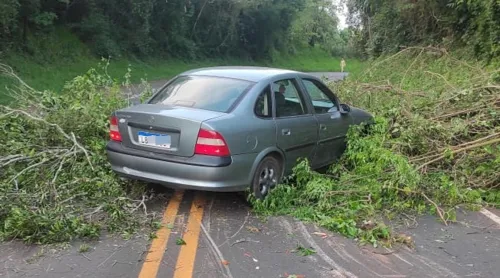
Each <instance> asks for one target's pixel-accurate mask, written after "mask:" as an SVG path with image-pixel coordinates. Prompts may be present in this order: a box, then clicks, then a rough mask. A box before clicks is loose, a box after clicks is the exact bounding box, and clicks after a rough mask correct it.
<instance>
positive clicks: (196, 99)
mask: <svg viewBox="0 0 500 278" xmlns="http://www.w3.org/2000/svg"><path fill="white" fill-rule="evenodd" d="M253 84H254V83H252V82H250V81H245V80H238V79H230V78H220V77H207V76H179V77H177V78H176V79H175V80H173V81H172V82H171V83H170V84H169V85H168V86H167V87H165V88H164V89H163V90H162V91H160V92H159V93H158V94H157V95H155V96H154V97H153V98H152V99H151V101H150V102H149V103H150V104H164V105H172V106H184V107H193V108H199V109H204V110H211V111H217V112H227V111H228V110H229V108H231V106H232V105H233V104H234V102H235V101H236V100H237V99H238V98H239V97H240V96H241V95H242V94H243V92H245V91H246V90H247V89H249V88H250V86H252V85H253Z"/></svg>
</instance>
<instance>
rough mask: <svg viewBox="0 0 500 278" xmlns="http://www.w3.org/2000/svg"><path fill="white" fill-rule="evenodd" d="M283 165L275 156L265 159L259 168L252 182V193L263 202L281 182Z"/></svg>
mask: <svg viewBox="0 0 500 278" xmlns="http://www.w3.org/2000/svg"><path fill="white" fill-rule="evenodd" d="M282 168H283V167H282V163H281V162H280V161H279V160H278V159H276V158H275V157H273V156H267V157H265V158H264V159H263V160H262V161H261V162H260V163H259V166H258V167H257V169H256V171H255V174H254V176H253V180H252V188H251V189H252V193H253V194H254V196H255V198H256V199H259V200H263V199H264V198H266V196H267V195H268V194H269V191H270V190H271V189H273V188H274V187H275V186H276V185H278V183H279V182H280V180H281V173H282Z"/></svg>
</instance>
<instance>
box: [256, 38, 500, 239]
mask: <svg viewBox="0 0 500 278" xmlns="http://www.w3.org/2000/svg"><path fill="white" fill-rule="evenodd" d="M457 69H460V70H457ZM499 73H500V71H499V70H498V69H487V68H484V67H481V66H479V65H476V64H474V63H469V62H468V61H465V60H461V59H457V58H456V57H455V56H454V55H450V54H448V53H447V52H446V51H443V50H442V49H435V48H431V47H429V48H408V49H405V50H403V51H401V52H400V53H397V54H395V55H393V56H390V57H383V58H381V59H379V60H377V61H374V62H373V64H372V65H371V67H370V68H368V69H367V70H366V71H364V72H362V73H360V74H358V75H357V77H356V78H355V79H352V78H349V79H347V81H345V82H342V83H341V84H332V87H334V90H335V91H336V92H338V94H339V96H340V97H341V99H342V100H343V101H344V102H347V103H349V104H351V105H353V106H356V107H360V108H363V109H366V110H368V111H370V112H372V113H373V114H374V115H375V124H374V125H373V126H372V127H371V128H370V129H369V131H368V132H367V133H366V130H365V129H364V128H362V127H354V128H352V129H351V130H350V131H349V133H348V148H347V150H346V152H345V153H344V155H343V156H342V157H341V159H340V160H339V162H338V163H336V164H335V165H333V166H332V167H331V169H329V171H328V172H327V173H326V174H320V173H317V172H314V171H312V170H311V169H310V167H309V165H308V162H307V161H302V162H301V163H299V165H298V166H297V167H296V168H295V169H294V175H293V178H292V179H291V182H289V183H288V184H284V185H281V186H278V187H277V188H276V189H275V190H274V191H273V192H272V193H271V195H270V196H269V197H268V198H267V199H266V200H264V201H256V200H252V202H253V205H254V209H255V211H256V212H258V213H260V214H263V215H283V214H288V215H292V216H294V217H297V218H299V219H301V220H305V221H311V222H315V223H318V224H319V225H321V226H323V227H326V228H328V229H330V230H333V231H337V232H340V233H342V234H344V235H346V236H348V237H351V238H356V239H358V240H360V242H362V243H370V244H375V245H376V244H379V243H383V244H386V245H390V244H392V243H394V242H398V241H400V242H404V243H407V237H405V236H399V235H398V234H397V233H395V232H394V231H393V230H392V229H391V227H390V226H388V225H386V224H385V222H384V218H385V219H389V220H391V219H394V218H395V217H398V216H400V215H402V214H400V213H401V212H404V213H405V214H409V213H414V214H420V213H426V212H430V213H432V214H434V215H436V217H438V219H440V220H441V221H442V222H443V223H444V224H446V225H448V224H450V223H453V222H454V221H456V213H455V208H456V206H458V205H466V206H468V207H469V208H477V207H479V206H482V205H493V206H499V204H500V191H499V190H498V189H499V188H498V185H499V184H500V116H499V115H500V86H499V81H500V78H499V77H500V75H499Z"/></svg>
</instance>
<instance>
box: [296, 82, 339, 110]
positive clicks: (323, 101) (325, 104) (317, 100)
mask: <svg viewBox="0 0 500 278" xmlns="http://www.w3.org/2000/svg"><path fill="white" fill-rule="evenodd" d="M303 83H304V86H305V87H306V91H307V93H308V94H309V96H310V97H311V100H312V103H313V107H314V111H315V112H316V114H325V113H328V111H329V110H330V109H332V108H335V109H337V104H336V103H335V98H334V97H333V96H331V95H330V94H328V91H327V89H326V88H324V86H323V85H322V84H321V83H319V82H318V81H316V80H310V79H303Z"/></svg>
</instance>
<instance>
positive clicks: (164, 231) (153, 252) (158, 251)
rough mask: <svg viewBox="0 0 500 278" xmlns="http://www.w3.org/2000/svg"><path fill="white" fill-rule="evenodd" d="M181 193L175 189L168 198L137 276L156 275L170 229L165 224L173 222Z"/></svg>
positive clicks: (144, 277) (150, 277)
mask: <svg viewBox="0 0 500 278" xmlns="http://www.w3.org/2000/svg"><path fill="white" fill-rule="evenodd" d="M183 194H184V192H183V191H175V193H174V196H172V198H171V199H170V201H169V203H168V205H167V209H166V210H165V212H164V213H163V220H162V227H161V228H160V229H159V230H158V231H157V233H156V236H157V237H156V238H155V239H153V242H151V246H150V247H149V253H148V255H147V256H146V260H144V264H143V265H142V269H141V272H140V273H139V278H155V277H156V275H157V273H158V269H159V268H160V264H161V260H162V258H163V254H164V253H165V247H166V246H167V242H168V238H169V236H170V229H169V228H167V224H169V223H172V224H173V223H174V221H175V217H176V216H177V211H178V210H179V205H180V204H181V201H182V197H183Z"/></svg>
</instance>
